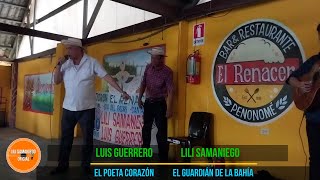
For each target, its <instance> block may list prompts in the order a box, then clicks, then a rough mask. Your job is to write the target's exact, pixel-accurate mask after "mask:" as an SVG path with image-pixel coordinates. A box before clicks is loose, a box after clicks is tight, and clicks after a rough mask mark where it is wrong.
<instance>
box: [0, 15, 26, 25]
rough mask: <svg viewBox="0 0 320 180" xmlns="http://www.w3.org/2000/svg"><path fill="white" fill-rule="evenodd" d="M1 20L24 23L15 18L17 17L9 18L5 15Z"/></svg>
mask: <svg viewBox="0 0 320 180" xmlns="http://www.w3.org/2000/svg"><path fill="white" fill-rule="evenodd" d="M0 20H4V21H9V22H13V23H17V24H19V25H20V24H21V23H22V22H21V21H18V20H15V19H9V18H5V17H0Z"/></svg>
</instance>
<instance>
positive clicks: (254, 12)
mask: <svg viewBox="0 0 320 180" xmlns="http://www.w3.org/2000/svg"><path fill="white" fill-rule="evenodd" d="M319 5H320V2H319V1H317V0H310V1H308V3H302V2H300V1H297V0H296V1H292V0H281V1H272V2H269V3H265V4H260V5H256V6H251V7H247V8H241V9H237V10H232V11H231V12H223V13H221V14H217V15H215V16H213V17H212V16H211V17H206V18H202V19H197V22H198V23H199V22H205V23H206V31H205V32H206V36H205V45H203V46H200V47H199V48H197V49H200V52H201V56H202V64H201V78H202V79H201V84H200V85H190V84H187V85H186V84H185V61H186V57H187V55H188V54H190V53H192V52H193V50H194V47H193V46H192V36H193V34H192V29H193V25H194V24H195V23H196V22H195V21H191V22H180V23H179V25H175V26H173V27H170V28H169V29H166V30H165V31H164V33H163V35H162V33H160V34H158V35H156V36H153V37H151V38H150V39H149V38H148V39H146V40H142V41H136V42H131V43H125V44H122V43H109V42H105V43H99V44H95V45H91V46H89V47H87V53H88V54H89V55H90V56H93V57H95V58H96V59H98V60H99V61H100V62H101V63H102V60H103V57H104V56H105V55H107V54H113V53H119V52H123V51H130V50H135V49H139V48H145V47H144V46H143V45H142V44H143V43H145V42H149V43H150V45H149V46H156V45H161V44H165V45H166V51H167V54H168V58H167V64H168V66H169V67H171V68H172V69H173V71H174V82H175V84H176V87H177V91H176V92H177V94H176V97H175V98H176V99H175V101H174V102H175V105H174V112H175V115H174V117H173V118H172V119H171V120H169V135H186V133H187V128H188V122H189V117H190V115H191V113H192V112H194V111H208V112H211V113H213V114H214V117H215V120H214V127H213V130H212V134H211V136H212V137H213V138H212V139H213V141H214V143H215V144H220V145H288V147H289V157H288V158H289V161H288V162H277V163H273V162H270V163H267V162H259V163H260V164H261V165H269V166H272V165H285V166H289V165H290V166H304V162H305V156H304V153H303V149H302V145H301V142H300V137H299V125H300V121H301V116H302V113H301V112H300V111H298V110H297V109H296V108H294V107H293V108H292V109H291V110H290V111H289V112H288V113H286V114H285V115H284V116H282V117H281V118H280V119H278V120H276V121H274V122H273V123H271V124H268V125H265V126H262V127H255V126H248V125H244V124H241V123H239V122H237V121H235V120H233V119H232V118H231V117H230V116H229V115H227V114H226V113H225V112H224V111H222V109H221V108H220V106H219V105H218V103H217V101H216V99H215V98H214V96H213V92H212V85H211V73H212V64H213V63H214V62H213V59H214V56H215V54H216V51H217V49H218V48H219V45H220V43H222V41H223V40H224V38H225V37H226V36H227V35H228V34H229V33H230V32H232V31H233V30H234V29H235V28H236V27H238V26H239V25H240V24H243V23H245V22H247V21H250V20H253V19H261V18H267V19H274V20H277V21H279V22H281V23H283V24H284V25H286V26H287V27H288V28H290V29H291V30H292V31H293V32H294V33H295V35H296V36H297V37H298V39H299V41H300V42H301V44H302V46H303V49H304V52H305V56H306V57H310V56H311V55H313V54H315V53H317V52H318V48H319V44H318V41H317V36H316V35H317V34H316V32H315V27H316V25H317V24H318V23H319V22H320V20H319V18H318V14H316V12H318V9H317V7H319ZM150 33H151V32H148V33H144V34H139V35H134V36H129V37H125V38H119V39H116V40H115V41H128V40H134V39H137V38H139V37H143V36H145V35H148V34H150ZM63 52H64V49H63V47H62V46H61V45H59V46H58V48H57V56H61V55H63V54H64V53H63ZM53 64H55V63H53ZM52 68H53V66H52V64H51V63H50V60H49V59H44V60H36V61H31V62H26V63H21V64H19V80H18V83H19V84H18V105H17V123H16V126H17V127H18V128H21V129H24V130H26V131H28V132H31V133H35V134H37V135H40V136H42V137H46V138H48V137H49V133H48V127H49V116H48V115H42V114H35V113H30V112H23V111H22V101H23V77H24V75H25V74H33V73H40V72H43V73H45V72H49V71H51V70H52ZM96 89H97V91H99V90H100V89H101V80H99V79H98V80H97V88H96ZM55 93H56V94H55V112H54V123H53V125H54V128H53V129H54V133H55V135H54V137H59V125H60V124H59V122H60V116H61V112H60V110H59V109H61V104H62V98H63V89H62V87H61V86H55ZM57 111H58V112H57ZM261 128H269V130H270V134H269V135H261V134H260V130H261ZM301 134H302V137H303V141H304V145H305V148H306V149H307V140H306V132H305V124H303V129H302V131H301ZM275 173H277V172H275ZM281 176H282V177H283V175H280V177H281ZM295 178H297V179H299V178H300V179H302V178H301V177H295ZM295 178H293V177H292V178H291V179H295Z"/></svg>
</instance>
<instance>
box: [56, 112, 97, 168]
mask: <svg viewBox="0 0 320 180" xmlns="http://www.w3.org/2000/svg"><path fill="white" fill-rule="evenodd" d="M94 121H95V109H88V110H84V111H69V110H66V109H63V112H62V126H61V129H62V136H61V141H60V150H59V165H58V166H60V167H63V168H67V167H69V156H70V152H71V149H72V144H73V137H74V128H75V126H76V124H77V122H79V124H80V127H81V131H82V135H83V145H82V167H89V166H90V162H91V156H92V152H93V128H94Z"/></svg>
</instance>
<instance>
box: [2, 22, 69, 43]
mask: <svg viewBox="0 0 320 180" xmlns="http://www.w3.org/2000/svg"><path fill="white" fill-rule="evenodd" d="M0 31H6V32H11V33H15V34H22V35H28V36H33V37H39V38H44V39H50V40H55V41H61V40H62V39H67V38H68V36H64V35H59V34H53V33H48V32H43V31H38V30H34V29H29V28H24V27H19V26H13V25H9V24H4V23H0Z"/></svg>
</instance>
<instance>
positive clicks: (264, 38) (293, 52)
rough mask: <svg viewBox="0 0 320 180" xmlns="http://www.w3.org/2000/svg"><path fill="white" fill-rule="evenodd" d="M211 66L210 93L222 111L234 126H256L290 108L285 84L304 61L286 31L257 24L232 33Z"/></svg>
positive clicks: (297, 44) (266, 22)
mask: <svg viewBox="0 0 320 180" xmlns="http://www.w3.org/2000/svg"><path fill="white" fill-rule="evenodd" d="M213 61H214V63H213V66H212V86H213V93H214V96H215V98H216V100H217V101H218V104H219V105H220V107H221V108H222V109H223V110H224V111H225V112H226V113H227V114H228V115H229V116H231V117H232V118H233V119H235V120H237V121H238V122H241V123H244V124H247V125H257V126H259V125H265V124H267V123H270V122H272V121H274V120H276V119H278V118H279V117H281V116H282V115H283V114H285V113H286V112H287V111H288V109H289V108H290V107H291V105H292V102H293V99H292V93H291V89H290V87H289V85H287V84H286V83H285V81H286V79H287V78H288V77H289V75H290V74H291V73H292V72H293V71H294V70H296V69H297V68H298V67H299V66H300V65H301V64H302V63H303V61H305V57H304V51H303V49H302V46H301V43H300V42H299V39H298V38H297V37H296V36H295V34H294V33H293V32H292V31H291V30H290V29H289V28H288V27H286V26H285V25H283V24H282V23H280V22H278V21H275V20H271V19H257V20H253V21H250V22H246V23H244V24H242V25H240V26H239V27H237V28H235V29H234V30H233V31H232V32H230V34H229V35H228V36H227V37H226V38H225V39H224V40H223V41H222V43H221V45H220V47H219V48H218V51H217V53H216V56H215V57H214V60H213Z"/></svg>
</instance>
